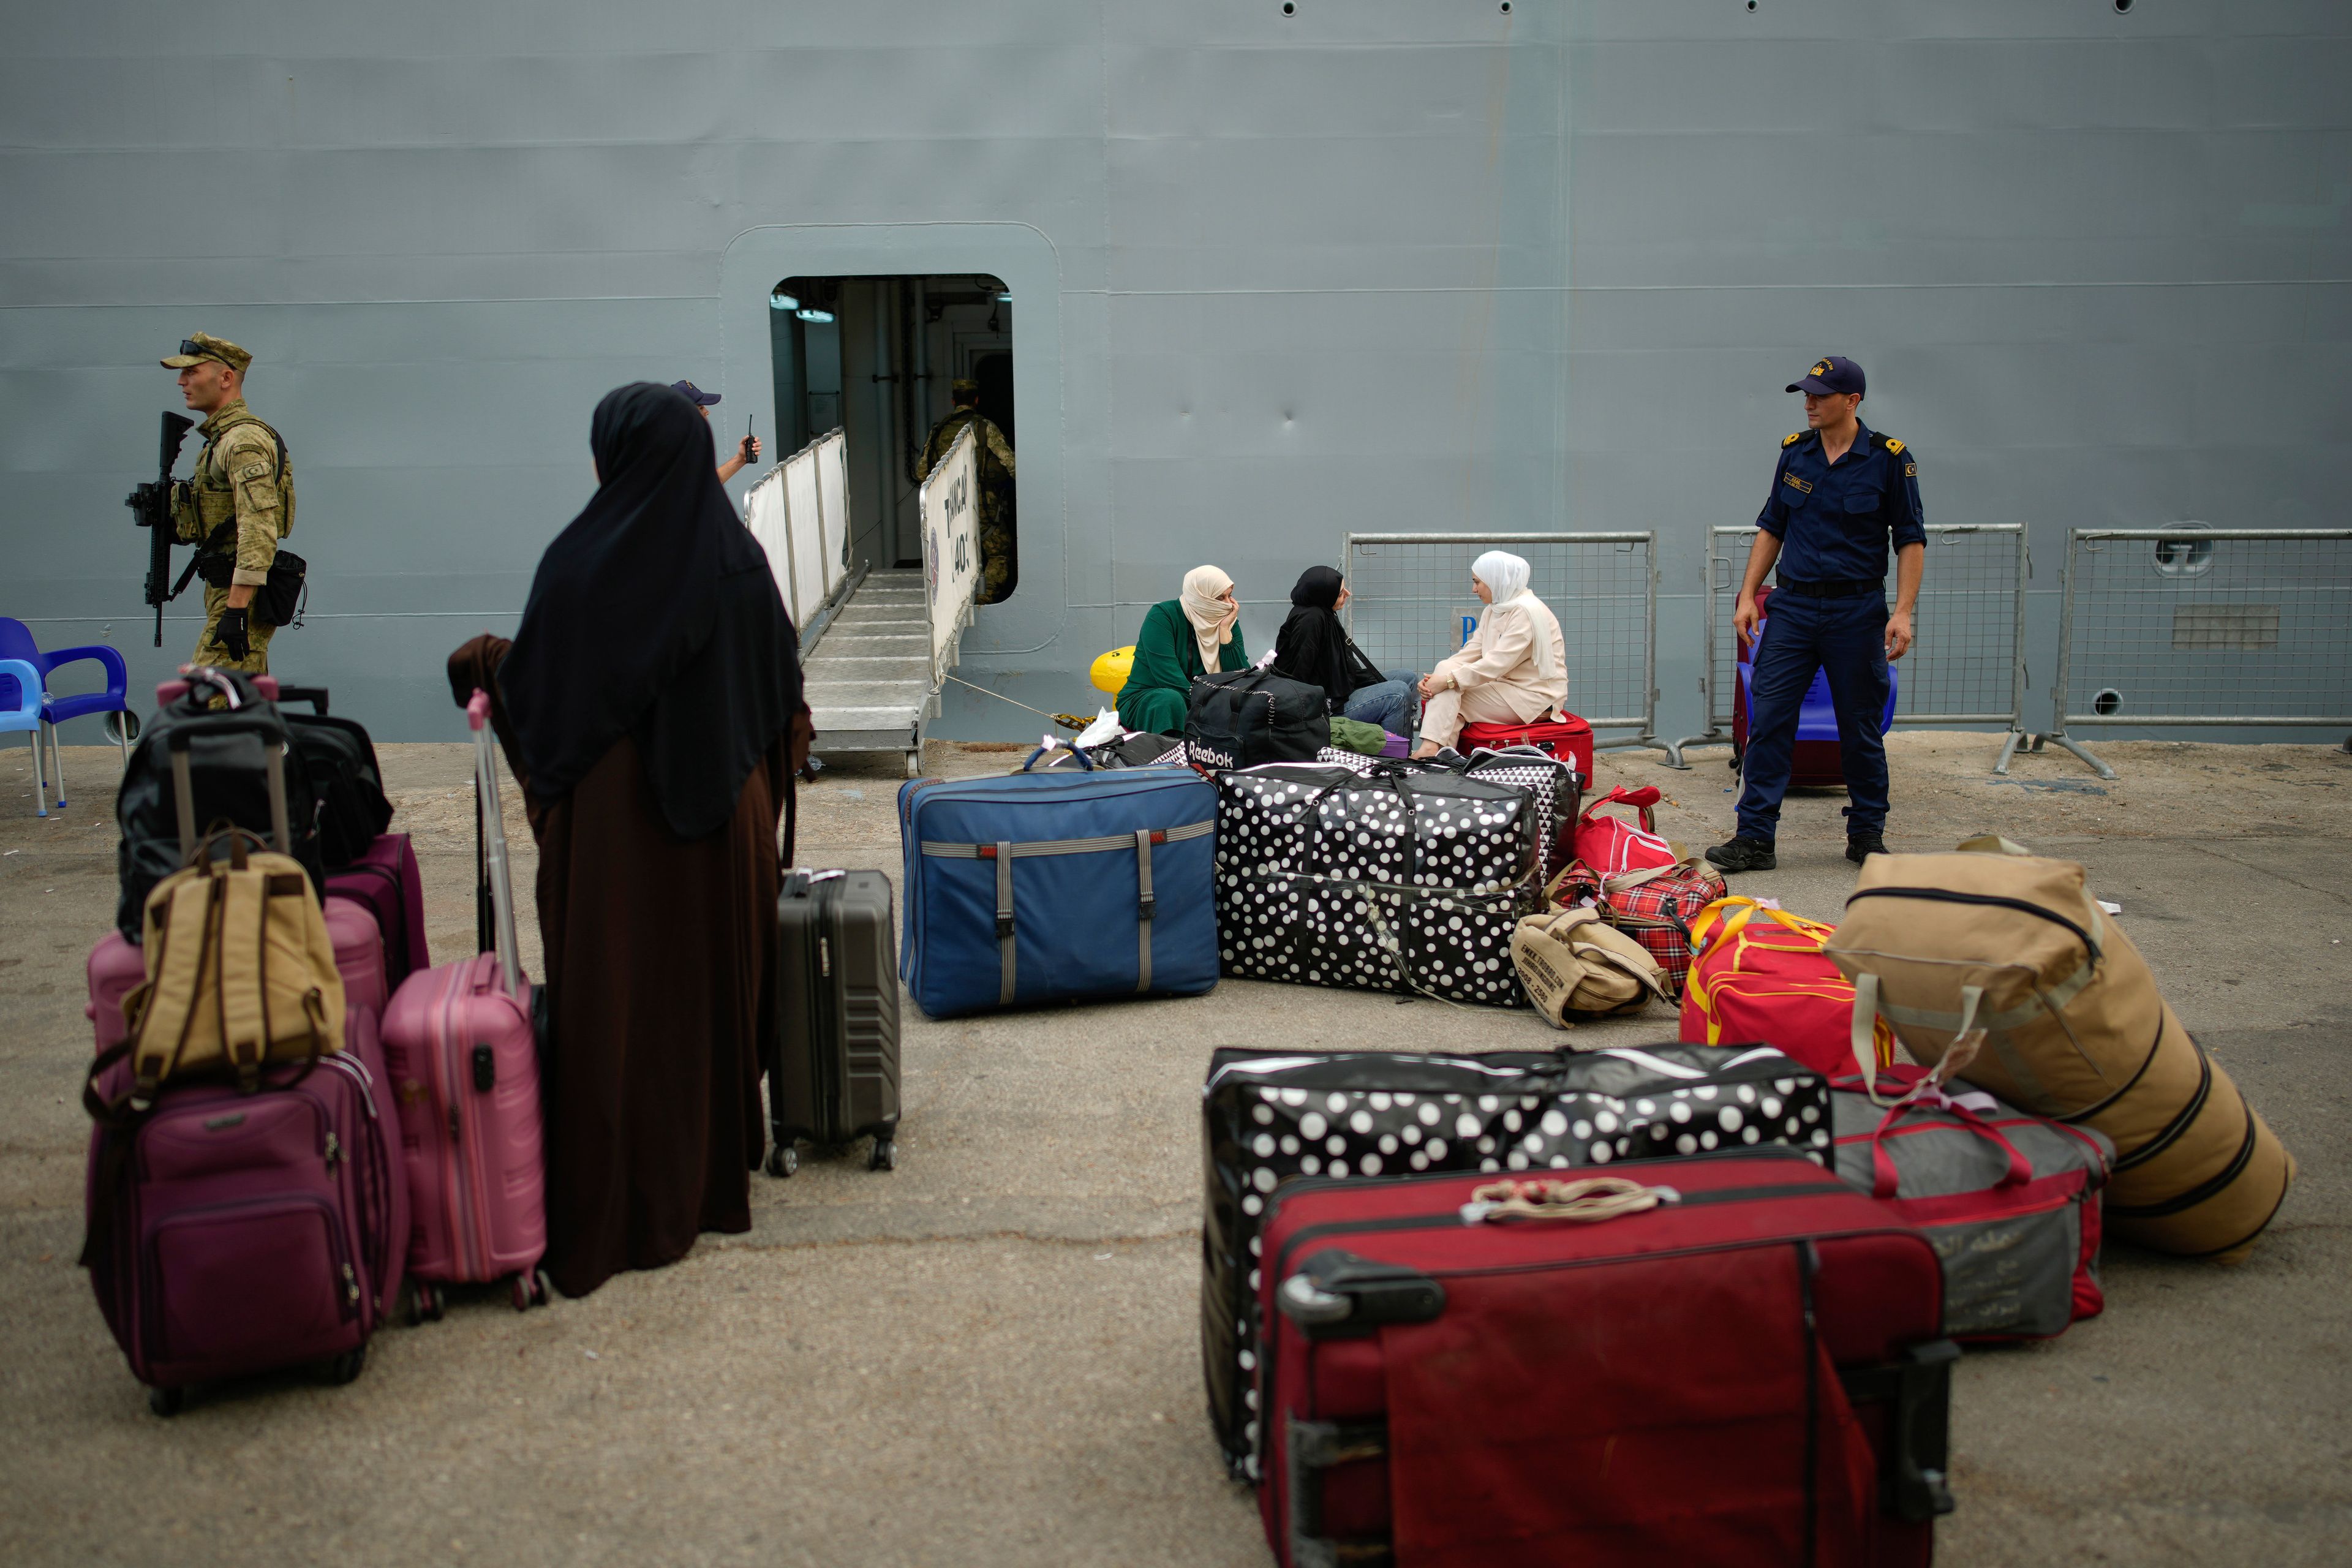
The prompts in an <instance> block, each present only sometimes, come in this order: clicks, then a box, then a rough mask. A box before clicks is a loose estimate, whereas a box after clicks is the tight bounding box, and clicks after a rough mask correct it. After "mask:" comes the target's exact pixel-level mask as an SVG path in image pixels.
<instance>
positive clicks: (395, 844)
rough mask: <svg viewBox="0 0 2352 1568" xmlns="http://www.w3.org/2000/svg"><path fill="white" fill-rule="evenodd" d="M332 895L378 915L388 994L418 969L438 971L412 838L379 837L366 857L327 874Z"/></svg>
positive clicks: (332, 897)
mask: <svg viewBox="0 0 2352 1568" xmlns="http://www.w3.org/2000/svg"><path fill="white" fill-rule="evenodd" d="M327 896H328V897H329V898H331V899H347V900H351V901H352V903H355V904H358V905H360V906H362V908H364V909H365V910H367V911H368V912H369V913H370V914H372V915H373V916H374V917H375V923H376V929H377V930H378V931H382V932H383V977H384V983H385V985H386V988H387V991H386V994H389V993H390V991H391V990H393V989H397V988H398V986H399V984H400V983H401V982H402V981H404V980H405V979H407V978H408V977H409V976H410V975H411V974H413V973H415V972H416V971H417V970H420V969H430V968H432V967H433V960H432V958H431V956H430V955H428V954H427V953H426V952H425V881H424V878H423V876H422V875H421V873H420V872H419V871H418V869H417V866H416V847H415V845H414V844H412V843H410V842H409V838H408V835H407V834H405V833H380V834H378V835H376V838H375V842H374V843H373V844H371V845H369V846H368V847H367V853H365V854H363V855H362V856H361V857H360V858H358V859H356V860H354V861H352V863H351V864H350V865H348V866H346V867H344V868H342V869H341V870H339V871H330V872H328V873H327Z"/></svg>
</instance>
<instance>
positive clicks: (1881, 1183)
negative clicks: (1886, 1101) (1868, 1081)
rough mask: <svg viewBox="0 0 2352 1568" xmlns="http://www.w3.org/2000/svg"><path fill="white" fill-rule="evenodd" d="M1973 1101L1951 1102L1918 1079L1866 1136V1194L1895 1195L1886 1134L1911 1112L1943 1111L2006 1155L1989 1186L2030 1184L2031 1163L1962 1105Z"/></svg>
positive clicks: (1939, 1089)
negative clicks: (2005, 1167)
mask: <svg viewBox="0 0 2352 1568" xmlns="http://www.w3.org/2000/svg"><path fill="white" fill-rule="evenodd" d="M1975 1098H1977V1097H1976V1096H1974V1095H1963V1096H1960V1097H1959V1098H1958V1099H1955V1098H1954V1097H1952V1096H1951V1095H1948V1094H1946V1093H1945V1092H1944V1089H1943V1086H1942V1085H1941V1084H1939V1083H1937V1081H1936V1080H1935V1079H1932V1078H1925V1079H1920V1080H1919V1084H1918V1087H1917V1088H1916V1089H1913V1090H1912V1091H1911V1092H1910V1093H1908V1094H1906V1095H1905V1096H1904V1097H1903V1098H1902V1099H1900V1100H1896V1101H1895V1103H1894V1104H1893V1105H1892V1106H1890V1107H1889V1108H1888V1109H1887V1112H1886V1114H1885V1116H1884V1117H1882V1118H1881V1119H1880V1121H1879V1123H1878V1126H1877V1127H1876V1128H1875V1129H1874V1130H1873V1131H1872V1132H1871V1134H1870V1182H1871V1190H1870V1195H1871V1196H1873V1197H1874V1198H1891V1197H1894V1196H1895V1189H1896V1187H1897V1186H1898V1185H1899V1184H1900V1182H1899V1173H1897V1172H1896V1170H1895V1158H1894V1156H1893V1155H1891V1154H1889V1153H1887V1152H1886V1134H1887V1132H1888V1131H1891V1130H1892V1129H1893V1127H1894V1126H1895V1123H1896V1122H1897V1121H1902V1120H1903V1118H1904V1116H1905V1115H1906V1113H1907V1112H1909V1111H1912V1110H1940V1111H1943V1112H1944V1113H1945V1114H1946V1115H1948V1116H1949V1117H1951V1118H1952V1119H1953V1120H1954V1121H1957V1122H1958V1124H1959V1125H1960V1126H1961V1127H1962V1128H1964V1129H1965V1130H1967V1131H1970V1132H1973V1133H1975V1134H1976V1135H1977V1136H1978V1137H1979V1138H1983V1139H1987V1140H1990V1142H1992V1143H1993V1144H1994V1146H1995V1147H1997V1148H1999V1149H2000V1152H2002V1153H2004V1154H2007V1155H2008V1156H2009V1169H2008V1170H2006V1171H2004V1172H2002V1173H2001V1177H2000V1181H1998V1182H1995V1183H1994V1184H1993V1185H1994V1186H1995V1187H1996V1188H2000V1187H2015V1186H2021V1185H2023V1184H2025V1183H2027V1182H2030V1181H2032V1179H2033V1162H2032V1161H2031V1160H2028V1159H2027V1158H2026V1157H2025V1156H2024V1155H2023V1154H2021V1153H2020V1152H2018V1149H2017V1145H2016V1144H2014V1143H2011V1142H2010V1141H2009V1140H2008V1139H2006V1138H2004V1137H2002V1136H2001V1135H2000V1129H1998V1128H1995V1127H1991V1126H1989V1125H1987V1124H1986V1123H1985V1122H1984V1121H1981V1120H1980V1119H1979V1117H1978V1115H1977V1113H1976V1111H1975V1110H1973V1109H1972V1108H1971V1107H1969V1105H1968V1104H1967V1103H1966V1102H1967V1101H1968V1100H1973V1099H1975Z"/></svg>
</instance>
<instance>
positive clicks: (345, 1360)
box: [327, 1345, 367, 1384]
mask: <svg viewBox="0 0 2352 1568" xmlns="http://www.w3.org/2000/svg"><path fill="white" fill-rule="evenodd" d="M366 1368H367V1346H365V1345H361V1346H360V1347H359V1348H358V1349H356V1350H348V1351H345V1352H343V1353H342V1354H341V1355H339V1356H337V1357H336V1358H335V1359H334V1360H332V1361H331V1362H329V1363H327V1381H328V1382H329V1383H334V1384H344V1383H350V1382H352V1380H354V1379H356V1378H357V1377H358V1376H359V1374H360V1373H362V1372H363V1371H365V1370H366Z"/></svg>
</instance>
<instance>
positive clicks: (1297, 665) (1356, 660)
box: [1274, 566, 1385, 709]
mask: <svg viewBox="0 0 2352 1568" xmlns="http://www.w3.org/2000/svg"><path fill="white" fill-rule="evenodd" d="M1340 587H1341V579H1340V576H1339V572H1338V571H1337V570H1336V569H1334V568H1332V567H1329V566H1309V567H1308V568H1307V570H1306V571H1304V572H1302V573H1300V574H1298V585H1297V587H1295V588H1293V589H1291V590H1290V605H1291V609H1290V614H1289V616H1287V617H1286V618H1285V620H1284V621H1283V623H1282V630H1281V631H1279V632H1277V633H1276V634H1275V638H1274V668H1275V673H1276V674H1277V675H1285V676H1288V677H1289V678H1290V679H1293V680H1303V681H1305V682H1307V685H1309V686H1319V687H1321V688H1322V689H1324V691H1325V692H1326V693H1327V694H1328V696H1329V698H1330V700H1331V705H1332V707H1333V708H1334V709H1337V708H1338V707H1339V705H1340V704H1341V703H1343V702H1345V701H1347V700H1348V699H1349V697H1350V696H1352V695H1353V694H1354V693H1355V692H1356V691H1357V690H1358V689H1360V688H1362V687H1366V686H1378V685H1379V684H1380V683H1381V680H1382V679H1385V678H1384V677H1383V676H1382V675H1381V672H1380V671H1379V670H1377V669H1375V668H1372V661H1371V660H1370V659H1369V658H1365V657H1364V654H1363V650H1362V649H1361V648H1359V647H1357V646H1356V645H1355V642H1354V640H1353V639H1352V638H1350V637H1349V636H1348V630H1347V628H1346V627H1345V626H1341V625H1340V624H1339V615H1338V614H1337V606H1338V605H1339V589H1340Z"/></svg>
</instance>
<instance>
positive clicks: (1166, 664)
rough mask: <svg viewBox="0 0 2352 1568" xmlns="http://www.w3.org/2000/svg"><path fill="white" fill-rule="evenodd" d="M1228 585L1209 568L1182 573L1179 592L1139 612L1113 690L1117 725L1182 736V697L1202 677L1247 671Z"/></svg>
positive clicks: (1230, 583)
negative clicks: (1123, 672) (1129, 655)
mask: <svg viewBox="0 0 2352 1568" xmlns="http://www.w3.org/2000/svg"><path fill="white" fill-rule="evenodd" d="M1240 616H1241V606H1240V605H1237V604H1235V603H1234V580H1233V579H1232V578H1231V577H1228V576H1226V575H1225V574H1223V572H1220V571H1218V570H1217V569H1216V568H1215V567H1214V566H1195V567H1194V568H1192V570H1191V571H1190V572H1187V573H1185V574H1184V591H1183V593H1182V594H1181V595H1178V596H1177V597H1175V598H1173V599H1163V600H1161V601H1160V603H1159V604H1156V605H1152V606H1151V608H1150V609H1149V610H1147V611H1145V612H1144V616H1143V628H1142V629H1141V630H1140V631H1139V632H1137V633H1136V634H1135V663H1134V666H1133V667H1132V668H1130V669H1129V672H1128V677H1127V684H1126V685H1125V686H1122V687H1120V688H1119V690H1118V721H1119V722H1120V723H1122V724H1124V725H1126V726H1127V727H1128V728H1129V729H1130V730H1149V731H1152V732H1153V733H1154V734H1160V735H1181V734H1182V733H1183V732H1184V715H1185V712H1186V711H1187V701H1186V699H1187V696H1188V694H1189V693H1190V692H1191V691H1192V682H1193V681H1195V680H1197V679H1200V678H1201V676H1202V674H1204V673H1205V672H1207V671H1209V670H1212V669H1217V670H1226V669H1247V668H1249V662H1250V661H1249V650H1248V649H1247V648H1245V647H1243V646H1242V633H1241V627H1240V626H1239V625H1238V624H1237V623H1238V621H1239V618H1240Z"/></svg>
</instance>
